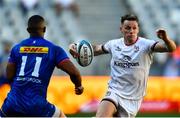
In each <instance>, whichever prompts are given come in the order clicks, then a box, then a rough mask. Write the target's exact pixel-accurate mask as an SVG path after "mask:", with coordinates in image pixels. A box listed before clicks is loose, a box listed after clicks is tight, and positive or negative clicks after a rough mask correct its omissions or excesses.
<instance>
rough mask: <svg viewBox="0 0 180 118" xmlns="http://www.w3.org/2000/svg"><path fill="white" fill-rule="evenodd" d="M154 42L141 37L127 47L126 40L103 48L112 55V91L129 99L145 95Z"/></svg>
mask: <svg viewBox="0 0 180 118" xmlns="http://www.w3.org/2000/svg"><path fill="white" fill-rule="evenodd" d="M155 43H156V42H155V41H154V40H149V39H145V38H142V37H139V38H138V40H137V42H136V43H134V44H132V45H130V46H127V45H125V43H124V38H120V39H114V40H110V41H108V42H107V43H105V44H104V45H103V48H104V49H105V50H106V51H108V52H109V53H111V56H112V58H111V63H110V66H111V79H110V80H109V82H108V87H109V89H110V90H113V91H115V92H116V93H117V94H118V95H120V96H121V97H124V98H127V99H140V98H142V97H143V96H144V95H145V90H146V86H147V79H148V74H149V69H150V65H151V63H152V56H153V55H152V50H151V49H152V46H153V45H154V44H155Z"/></svg>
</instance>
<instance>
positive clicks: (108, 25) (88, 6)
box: [0, 0, 180, 116]
mask: <svg viewBox="0 0 180 118" xmlns="http://www.w3.org/2000/svg"><path fill="white" fill-rule="evenodd" d="M126 13H134V14H136V15H137V16H138V17H139V20H140V28H141V29H140V31H141V32H140V36H144V37H146V38H150V39H153V40H158V38H157V37H156V32H155V31H156V29H157V28H160V27H162V28H165V29H166V30H167V32H168V34H169V36H170V37H171V38H172V39H173V40H175V42H176V43H177V45H178V48H177V50H176V52H175V53H172V54H155V57H154V63H153V64H152V67H151V70H150V81H149V84H148V89H147V92H148V94H147V96H146V97H145V101H144V102H143V105H142V107H141V112H140V113H150V116H151V115H152V114H154V113H162V114H164V113H165V112H170V113H172V114H179V113H180V39H179V36H180V21H179V19H180V0H76V1H75V0H0V19H1V20H0V42H1V43H0V62H1V65H0V66H1V67H0V74H1V76H3V72H4V70H5V69H4V68H5V65H6V62H7V56H8V53H9V49H10V48H11V46H13V45H14V44H16V43H17V42H19V41H21V40H22V39H24V38H26V37H28V33H27V32H26V25H27V24H26V23H27V20H28V18H29V17H30V16H31V15H34V14H39V15H42V16H43V17H44V18H45V19H46V21H47V32H46V35H45V38H46V39H48V40H50V41H52V42H54V43H56V44H57V45H60V46H62V47H63V48H64V49H65V50H66V51H68V45H69V44H70V43H72V42H76V41H78V40H81V39H86V40H89V41H90V42H91V43H92V44H100V43H105V42H106V41H108V40H111V39H114V38H118V37H120V36H121V33H120V32H119V25H120V17H121V16H122V15H124V14H126ZM69 57H70V58H71V59H72V57H71V56H70V55H69ZM72 60H73V62H74V64H75V65H76V66H77V67H78V68H79V70H80V71H81V74H82V75H84V77H83V81H84V82H83V83H84V84H85V94H84V95H82V96H78V97H77V96H74V93H73V88H72V85H71V84H70V81H69V80H68V79H65V78H68V77H66V74H65V73H63V72H62V71H59V70H57V69H56V70H55V71H54V76H53V78H52V81H51V83H50V87H49V93H48V99H49V100H50V101H51V102H53V103H55V104H58V107H60V108H61V109H62V110H64V111H65V113H66V114H73V115H74V114H77V113H80V112H85V113H89V112H94V111H95V110H96V108H97V105H98V103H99V101H100V99H101V98H102V97H103V95H104V92H105V89H106V81H107V80H108V75H109V73H110V68H109V61H110V56H108V55H103V56H99V57H96V58H94V60H93V62H92V64H91V65H90V66H88V67H86V68H84V67H81V66H79V65H78V64H77V63H76V61H75V60H74V59H72ZM86 81H87V82H86ZM97 82H98V83H97ZM64 83H65V84H64ZM66 83H67V84H66ZM89 83H90V84H89ZM69 84H70V85H69ZM96 84H97V85H96ZM60 85H61V87H60ZM86 88H87V89H86ZM8 90H9V86H8V85H6V84H3V85H1V86H0V91H1V95H0V103H1V104H2V101H3V99H4V97H5V96H6V93H7V91H8ZM1 104H0V105H1ZM151 112H152V114H151ZM172 114H171V115H172ZM73 115H72V116H73ZM86 115H87V114H86ZM91 115H94V114H90V116H91ZM143 115H144V114H143ZM179 116H180V115H179Z"/></svg>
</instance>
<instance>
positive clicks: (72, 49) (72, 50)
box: [69, 43, 79, 58]
mask: <svg viewBox="0 0 180 118" xmlns="http://www.w3.org/2000/svg"><path fill="white" fill-rule="evenodd" d="M69 52H70V54H71V55H72V56H73V57H74V58H77V57H79V54H78V53H77V44H75V43H72V44H70V45H69Z"/></svg>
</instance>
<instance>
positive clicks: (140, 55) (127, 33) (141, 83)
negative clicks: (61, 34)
mask: <svg viewBox="0 0 180 118" xmlns="http://www.w3.org/2000/svg"><path fill="white" fill-rule="evenodd" d="M120 31H121V33H122V34H123V37H122V38H119V39H113V40H110V41H108V42H106V43H105V44H101V45H93V48H94V55H95V56H97V55H101V54H108V53H109V54H111V57H112V58H111V62H110V65H111V79H110V80H109V82H108V89H107V92H106V95H105V97H104V98H103V99H102V101H101V103H100V105H99V107H98V110H97V113H96V117H112V116H117V117H135V116H136V114H137V112H138V110H139V108H140V105H141V102H142V99H143V96H144V95H145V90H146V86H147V79H148V74H149V69H150V65H151V63H152V59H153V58H152V57H153V53H155V52H173V51H174V50H175V49H176V44H175V43H174V41H173V40H171V39H170V38H169V37H168V35H167V33H166V31H165V30H164V29H158V30H157V31H156V33H157V37H158V38H160V39H162V42H157V41H154V40H150V39H146V38H142V37H139V36H138V33H139V22H138V18H137V16H135V15H132V14H128V15H124V16H122V17H121V26H120ZM75 48H76V46H75V44H71V45H70V46H69V51H70V53H71V54H72V56H73V57H77V56H78V54H77V52H76V51H75Z"/></svg>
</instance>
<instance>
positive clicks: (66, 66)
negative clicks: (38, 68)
mask: <svg viewBox="0 0 180 118" xmlns="http://www.w3.org/2000/svg"><path fill="white" fill-rule="evenodd" d="M58 68H60V69H61V70H63V71H64V72H66V73H67V74H69V76H70V79H71V81H72V82H73V83H74V85H75V93H76V94H77V95H80V94H82V93H83V90H84V88H83V86H82V84H81V75H80V72H79V70H78V69H77V68H76V67H75V66H74V64H73V63H72V62H71V61H70V60H69V59H66V60H64V61H62V62H60V63H59V64H58Z"/></svg>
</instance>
